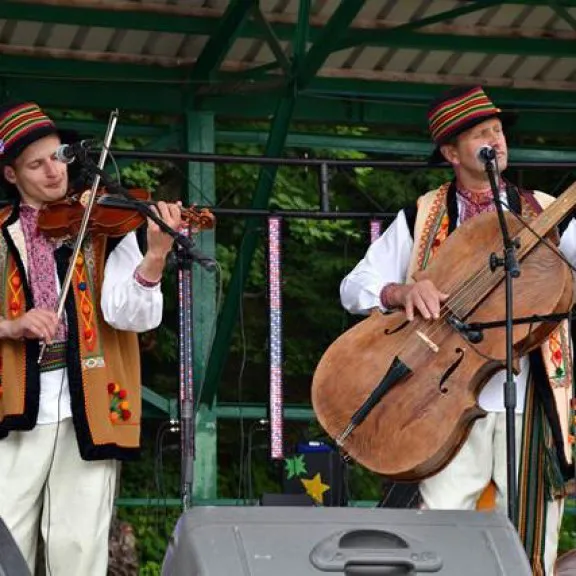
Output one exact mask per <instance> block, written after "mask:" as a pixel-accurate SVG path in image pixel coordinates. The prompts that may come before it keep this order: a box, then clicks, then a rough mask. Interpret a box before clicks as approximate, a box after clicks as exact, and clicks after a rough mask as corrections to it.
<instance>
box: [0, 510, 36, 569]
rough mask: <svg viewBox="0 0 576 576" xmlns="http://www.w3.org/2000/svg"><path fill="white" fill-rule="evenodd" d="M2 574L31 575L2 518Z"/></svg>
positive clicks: (0, 552)
mask: <svg viewBox="0 0 576 576" xmlns="http://www.w3.org/2000/svg"><path fill="white" fill-rule="evenodd" d="M0 576H30V570H29V569H28V564H26V561H25V560H24V557H23V556H22V553H21V552H20V548H18V545H17V544H16V542H15V541H14V538H13V537H12V534H11V533H10V530H8V528H7V526H6V524H4V522H3V521H2V519H1V518H0Z"/></svg>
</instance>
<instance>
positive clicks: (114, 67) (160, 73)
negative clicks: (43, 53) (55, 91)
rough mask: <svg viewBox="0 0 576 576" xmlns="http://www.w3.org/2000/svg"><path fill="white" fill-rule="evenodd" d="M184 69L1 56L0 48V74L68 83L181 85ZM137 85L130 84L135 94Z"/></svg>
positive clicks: (186, 75) (186, 72) (184, 76)
mask: <svg viewBox="0 0 576 576" xmlns="http://www.w3.org/2000/svg"><path fill="white" fill-rule="evenodd" d="M189 73H190V72H189V69H188V68H184V67H173V68H171V67H166V66H160V65H151V64H121V63H114V62H105V61H101V62H98V61H90V60H79V59H74V58H40V57H32V56H15V55H10V54H2V53H1V49H0V75H1V76H5V77H16V78H38V77H40V78H51V79H55V80H58V79H61V80H62V81H68V80H75V81H78V80H83V79H85V78H89V79H93V81H94V82H95V83H96V82H103V81H118V80H120V81H125V82H128V81H130V82H138V83H143V84H144V83H152V82H167V83H169V82H172V83H174V84H182V83H183V82H184V81H185V80H186V79H187V77H188V75H189ZM137 89H138V85H134V86H133V88H132V91H133V92H135V91H136V90H137Z"/></svg>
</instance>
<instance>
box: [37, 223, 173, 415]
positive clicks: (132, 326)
mask: <svg viewBox="0 0 576 576" xmlns="http://www.w3.org/2000/svg"><path fill="white" fill-rule="evenodd" d="M142 259H143V256H142V252H141V251H140V248H139V247H138V242H137V240H136V234H135V233H134V232H130V233H129V234H127V235H126V236H125V237H124V238H123V239H122V240H121V241H120V242H119V243H118V245H117V246H116V247H115V248H114V250H112V252H111V253H110V255H109V256H108V260H107V261H106V265H105V268H104V281H103V284H102V295H101V299H100V306H101V309H102V315H103V317H104V320H105V321H106V322H107V323H108V324H110V326H112V327H113V328H116V329H118V330H129V331H131V332H145V331H146V330H152V329H153V328H156V327H157V326H158V325H159V324H160V322H161V320H162V308H163V296H162V291H161V289H160V285H159V284H158V285H156V286H154V287H151V288H148V287H145V286H142V285H141V284H139V283H138V282H136V280H134V271H135V270H136V268H137V266H138V265H139V264H140V262H141V261H142ZM58 285H59V283H58ZM58 397H60V408H58ZM71 416H72V410H71V405H70V389H69V387H68V376H67V374H66V370H65V369H63V370H53V371H50V372H42V373H41V375H40V407H39V411H38V420H37V423H38V424H50V423H53V422H57V421H58V419H60V420H63V419H64V418H70V417H71Z"/></svg>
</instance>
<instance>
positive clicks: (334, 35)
mask: <svg viewBox="0 0 576 576" xmlns="http://www.w3.org/2000/svg"><path fill="white" fill-rule="evenodd" d="M363 7H364V1H363V0H362V1H360V0H341V2H340V4H339V5H338V7H337V8H336V10H335V11H334V13H333V14H332V16H331V18H330V20H329V21H328V23H327V24H326V26H324V29H323V30H322V32H321V33H320V35H319V37H318V39H317V40H316V41H315V42H314V44H313V45H312V47H311V48H310V49H309V50H308V53H307V54H306V59H305V60H304V62H303V65H302V68H301V69H299V70H298V75H297V80H296V82H297V89H298V90H300V89H302V88H304V87H305V86H306V85H307V84H309V83H310V81H311V80H312V78H313V77H314V76H315V75H316V72H318V70H319V69H320V68H321V67H322V65H323V64H324V62H325V61H326V58H328V56H330V54H331V53H332V51H333V50H334V47H335V46H336V44H337V43H338V39H339V38H340V35H341V34H343V33H344V32H345V30H347V29H348V27H349V26H350V24H351V22H352V20H354V18H356V16H357V15H358V12H360V10H362V8H363Z"/></svg>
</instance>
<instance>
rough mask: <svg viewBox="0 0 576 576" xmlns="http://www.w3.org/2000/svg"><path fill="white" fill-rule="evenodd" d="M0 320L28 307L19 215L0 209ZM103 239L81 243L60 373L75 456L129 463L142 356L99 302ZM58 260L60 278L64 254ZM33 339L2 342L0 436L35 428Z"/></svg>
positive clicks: (134, 448)
mask: <svg viewBox="0 0 576 576" xmlns="http://www.w3.org/2000/svg"><path fill="white" fill-rule="evenodd" d="M0 227H1V231H2V234H1V235H0V315H1V316H3V317H4V318H6V319H8V320H14V319H16V318H18V317H19V316H21V315H23V314H24V313H25V312H26V311H27V310H29V309H30V308H32V306H33V302H32V294H31V290H30V287H29V285H28V281H27V274H26V270H27V253H26V245H25V241H24V235H23V233H22V228H21V227H20V224H19V221H18V219H17V209H15V211H14V212H13V208H12V207H7V208H4V209H2V210H0ZM106 243H107V239H106V238H105V237H98V238H96V239H94V240H92V239H87V240H86V242H85V245H84V247H83V249H82V250H81V252H80V254H79V256H78V258H77V260H76V262H75V266H74V270H73V276H72V282H71V286H70V291H69V293H68V297H67V300H66V304H65V313H66V318H67V323H68V341H67V343H66V370H67V374H68V383H69V387H70V396H71V401H72V415H73V422H74V427H75V430H76V435H77V438H78V446H79V449H80V454H81V456H82V458H84V459H85V460H101V459H107V458H118V459H129V458H131V457H134V456H136V455H137V452H138V449H139V445H140V418H141V390H140V353H139V347H138V339H137V335H136V334H135V333H132V332H124V331H120V330H116V329H114V328H112V327H111V326H110V325H109V324H107V323H106V322H105V321H104V319H103V317H102V313H101V310H100V306H99V302H100V297H101V287H102V281H103V276H104V266H105V264H106ZM62 250H64V251H65V252H66V254H65V255H64V257H62V256H58V255H57V256H56V260H57V267H58V268H59V270H58V272H59V275H60V276H61V278H62V276H63V273H65V271H66V268H67V260H68V259H69V256H70V255H71V250H70V249H69V248H64V249H63V248H60V249H59V251H58V252H57V253H56V254H58V253H59V252H61V251H62ZM39 351H40V346H39V343H38V341H37V340H28V339H26V340H22V341H16V340H11V339H8V338H6V339H3V340H0V437H4V436H6V435H7V434H8V433H9V432H10V431H11V430H30V429H32V428H33V427H34V426H35V425H36V419H37V416H38V406H39V397H40V370H39V366H38V356H39Z"/></svg>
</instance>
